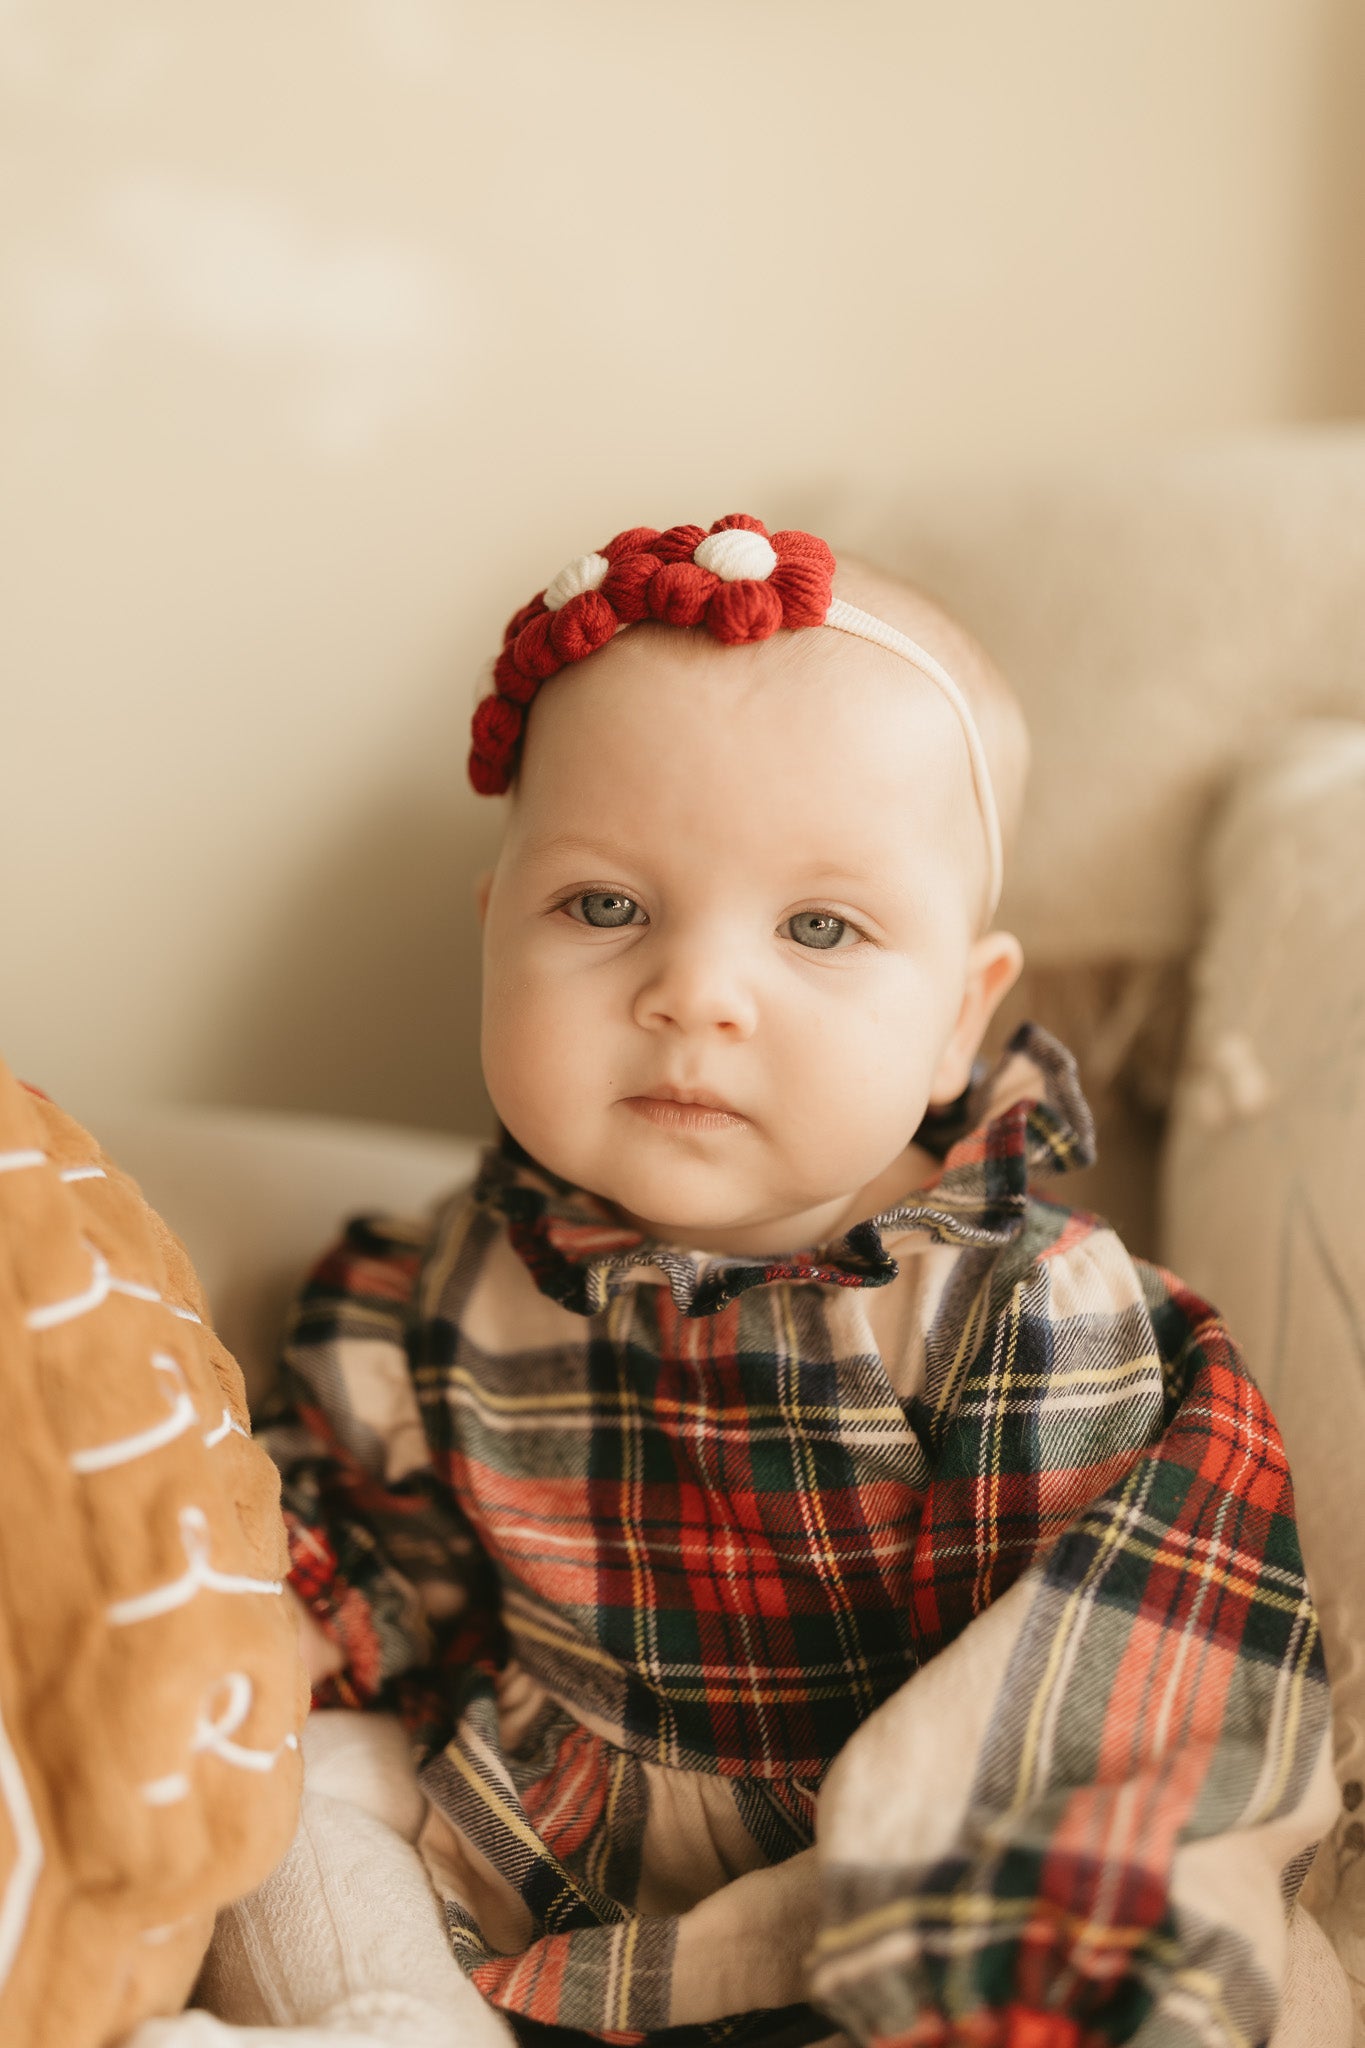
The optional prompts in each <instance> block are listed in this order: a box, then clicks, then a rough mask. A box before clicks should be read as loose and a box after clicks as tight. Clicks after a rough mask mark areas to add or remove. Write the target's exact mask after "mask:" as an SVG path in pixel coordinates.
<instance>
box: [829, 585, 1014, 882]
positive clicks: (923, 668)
mask: <svg viewBox="0 0 1365 2048" xmlns="http://www.w3.org/2000/svg"><path fill="white" fill-rule="evenodd" d="M825 624H826V625H827V626H833V628H834V630H835V632H836V633H851V634H852V635H853V636H854V638H855V639H857V640H870V641H871V642H872V644H873V645H874V646H875V647H884V648H885V649H886V650H887V652H888V653H889V654H899V655H900V656H901V657H902V659H903V660H905V661H908V662H910V663H912V665H913V666H914V667H915V668H917V669H918V670H919V672H920V674H921V675H922V676H925V677H927V678H928V680H929V681H930V682H931V683H933V684H934V685H935V687H936V688H937V689H938V690H940V691H941V692H942V694H943V695H944V696H945V697H946V698H947V699H948V702H949V703H950V704H951V705H952V707H953V710H954V711H955V712H956V713H957V721H958V724H959V725H960V726H961V727H962V737H963V738H964V739H965V740H966V742H967V752H968V754H969V755H970V757H971V763H972V781H973V783H974V784H975V785H976V800H977V803H978V805H979V807H980V810H981V822H982V825H983V826H984V827H985V832H986V856H987V860H988V862H989V866H990V879H989V882H988V884H987V890H986V894H987V905H986V916H987V918H988V919H989V918H992V917H994V915H995V910H996V906H997V904H998V903H999V901H1000V891H1001V888H1002V887H1003V885H1004V879H1005V858H1004V852H1003V850H1002V847H1001V844H1000V813H999V811H998V810H997V808H996V802H995V790H994V788H993V786H992V783H991V771H990V769H989V767H988V766H987V763H986V749H985V748H984V746H983V745H982V744H981V733H980V731H979V729H978V727H977V723H976V720H975V719H974V718H973V717H972V714H971V710H970V708H969V706H968V703H967V700H966V698H965V697H964V696H963V694H962V692H961V690H959V688H958V686H957V684H956V683H955V682H954V681H953V679H952V677H951V676H950V675H949V673H948V671H947V669H946V668H944V667H943V665H942V664H941V663H940V662H937V661H935V660H934V657H933V655H932V654H930V653H929V652H928V651H927V650H926V649H925V648H923V647H921V646H920V645H919V642H918V641H916V640H912V639H911V638H910V636H909V634H908V633H902V632H900V631H898V630H897V628H896V627H895V626H888V625H887V623H886V621H885V619H874V618H873V616H872V614H871V612H860V611H859V610H858V607H857V606H856V605H852V604H845V602H844V600H843V598H841V597H836V598H835V599H834V602H833V603H832V604H831V605H830V608H829V610H828V611H827V612H826V613H825Z"/></svg>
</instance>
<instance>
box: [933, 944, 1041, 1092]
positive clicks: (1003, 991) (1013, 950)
mask: <svg viewBox="0 0 1365 2048" xmlns="http://www.w3.org/2000/svg"><path fill="white" fill-rule="evenodd" d="M1023 965H1024V949H1023V947H1022V946H1021V945H1020V943H1019V941H1018V939H1016V938H1015V936H1014V933H1013V932H985V933H983V935H982V936H981V937H980V938H979V939H976V940H974V941H973V943H972V949H971V952H970V953H969V954H968V955H967V979H966V986H965V987H964V989H963V992H962V1007H961V1009H960V1010H959V1011H958V1013H957V1022H956V1024H955V1025H954V1026H953V1032H952V1036H951V1038H950V1039H949V1040H948V1043H947V1045H945V1046H944V1048H943V1053H942V1057H941V1058H940V1060H939V1063H938V1067H937V1069H936V1070H935V1073H934V1084H933V1087H932V1088H931V1089H930V1090H929V1100H930V1102H932V1103H945V1102H955V1101H956V1100H957V1098H958V1096H959V1095H960V1094H961V1093H962V1091H963V1089H964V1088H965V1087H966V1086H967V1083H968V1082H969V1081H970V1080H971V1078H972V1062H973V1060H974V1059H975V1058H976V1056H977V1053H978V1052H979V1051H980V1049H981V1041H982V1039H983V1038H984V1037H985V1035H986V1026H987V1025H988V1024H989V1023H990V1021H991V1018H992V1017H993V1016H994V1015H995V1013H996V1011H997V1010H998V1009H999V1007H1000V1004H1001V1003H1002V1002H1003V1001H1004V999H1005V997H1006V996H1007V995H1008V994H1009V992H1010V990H1011V989H1012V988H1013V987H1014V984H1015V982H1016V981H1018V979H1019V975H1020V972H1021V971H1022V969H1023Z"/></svg>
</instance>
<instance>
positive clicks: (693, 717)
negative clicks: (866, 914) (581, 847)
mask: <svg viewBox="0 0 1365 2048" xmlns="http://www.w3.org/2000/svg"><path fill="white" fill-rule="evenodd" d="M523 770H524V773H523V780H522V784H521V788H520V790H519V793H518V798H517V807H518V812H519V816H520V823H521V826H522V833H521V835H520V836H521V837H522V840H523V843H524V844H527V845H534V844H537V843H543V842H545V841H549V840H555V839H561V838H571V837H574V836H584V837H586V836H589V835H590V833H591V831H592V829H593V828H594V827H595V825H596V824H597V823H598V822H599V821H600V819H601V817H602V816H603V814H608V815H609V816H610V818H611V821H612V824H613V828H614V830H615V832H616V834H617V835H618V838H619V839H620V840H621V841H622V842H623V845H624V843H625V842H629V843H630V844H631V845H639V846H647V845H649V844H650V843H651V842H656V841H657V840H658V839H659V837H660V835H661V834H662V833H664V832H665V831H666V832H667V833H668V835H669V837H670V841H671V843H672V850H671V851H670V856H669V857H670V858H681V853H682V849H683V848H684V847H690V848H692V849H693V850H694V851H695V852H696V853H697V854H698V855H699V856H704V855H706V854H708V853H709V852H710V851H712V850H713V849H719V847H720V846H721V844H722V842H723V843H724V844H725V846H727V847H729V848H730V849H731V851H733V852H734V854H735V857H736V858H737V859H740V860H742V859H743V857H744V850H745V848H746V846H747V847H751V848H752V850H753V858H754V860H755V862H758V861H762V862H763V864H764V865H768V864H769V858H770V856H771V857H772V860H773V862H774V863H776V862H778V861H782V862H790V861H791V860H792V859H796V860H799V861H801V862H802V863H805V862H806V859H807V855H808V854H810V855H812V856H816V857H818V858H819V859H820V860H821V861H823V862H824V863H825V864H826V865H828V866H831V867H833V866H838V865H842V866H851V865H858V864H861V865H862V866H870V865H872V864H873V863H875V862H882V863H887V862H890V861H894V860H897V859H898V857H899V856H901V855H904V857H905V858H906V859H909V860H912V859H913V858H914V857H915V855H916V852H917V850H920V849H922V846H923V841H924V835H925V834H926V833H927V834H931V835H936V836H937V837H939V838H940V839H942V838H943V837H944V836H945V835H947V837H948V838H949V839H950V840H951V841H952V842H953V844H954V845H955V846H956V845H957V843H958V842H959V841H962V843H963V844H962V850H963V851H964V853H966V854H970V853H971V851H972V850H973V849H974V843H975V833H976V826H975V809H974V798H973V794H972V789H971V780H970V773H969V769H968V765H967V761H966V756H965V753H964V750H963V747H962V741H961V736H960V734H959V733H958V731H957V728H956V721H955V719H954V716H953V714H952V712H951V711H950V710H949V709H948V707H947V706H946V705H945V704H944V703H943V701H942V699H941V697H940V696H939V693H938V692H937V691H936V690H935V689H934V687H933V686H932V684H929V683H927V682H926V681H925V679H924V678H923V677H921V676H919V675H918V674H917V673H916V672H915V670H914V669H913V668H912V667H911V666H910V665H909V664H908V663H906V662H904V661H902V660H901V659H899V658H898V657H897V656H896V655H894V654H889V653H887V652H886V651H885V650H884V649H880V648H877V647H874V646H871V645H869V644H867V643H865V642H861V641H857V640H854V639H852V638H850V637H849V636H848V635H845V634H840V633H835V632H832V631H828V632H826V631H817V630H812V631H808V632H804V633H796V634H783V635H780V636H774V638H773V639H772V640H770V641H764V642H759V643H757V644H755V645H751V646H742V647H725V646H720V645H718V644H717V643H716V642H714V641H712V640H709V638H707V637H705V636H702V635H699V634H688V633H682V632H677V631H669V630H668V629H656V628H652V627H632V628H630V629H628V631H626V632H623V633H621V634H620V635H618V636H617V639H616V640H615V641H613V642H612V643H611V645H610V646H608V647H606V648H603V649H602V650H600V651H599V653H598V654H596V655H594V656H593V657H592V658H591V659H590V660H587V661H584V662H582V663H580V664H578V665H577V666H576V668H575V669H574V670H573V671H571V672H566V673H565V674H562V675H559V676H556V677H554V678H552V680H551V681H550V682H549V683H548V684H547V685H546V686H545V687H544V689H543V690H542V691H541V692H540V694H539V696H538V697H537V700H536V703H535V706H534V707H533V712H532V716H531V719H530V724H529V730H528V733H527V747H526V756H525V760H524V763H523ZM964 820H965V824H964V823H963V821H964ZM585 825H586V827H587V830H586V831H585V830H584V827H585Z"/></svg>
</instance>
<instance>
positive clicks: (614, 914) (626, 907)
mask: <svg viewBox="0 0 1365 2048" xmlns="http://www.w3.org/2000/svg"><path fill="white" fill-rule="evenodd" d="M578 903H581V904H582V905H583V915H582V917H576V916H575V915H574V905H575V904H578ZM560 907H561V909H563V910H567V911H568V913H569V915H570V916H571V917H573V918H574V922H575V924H590V925H591V926H592V927H593V929H594V930H595V931H619V930H620V929H621V928H622V926H624V925H628V924H629V923H630V922H631V920H632V917H633V915H634V913H635V912H636V911H637V910H638V909H639V908H640V906H639V904H638V903H637V902H636V901H635V899H634V897H633V896H618V895H616V893H615V892H614V891H612V890H607V889H584V890H583V891H582V892H581V893H580V894H579V895H577V896H570V897H569V898H568V899H567V901H566V902H564V903H563V904H562V905H561V906H560Z"/></svg>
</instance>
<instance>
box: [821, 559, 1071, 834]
mask: <svg viewBox="0 0 1365 2048" xmlns="http://www.w3.org/2000/svg"><path fill="white" fill-rule="evenodd" d="M834 594H835V596H836V597H841V598H843V599H844V600H845V601H846V602H847V603H848V604H852V605H856V606H857V607H858V609H859V610H860V611H864V612H870V613H871V614H872V616H873V617H874V618H878V619H883V620H885V622H886V624H887V625H888V626H895V627H897V628H898V629H899V631H900V632H902V633H905V634H908V636H909V637H910V639H912V640H914V641H917V642H918V643H919V645H920V646H921V647H922V648H924V650H925V652H926V653H928V654H932V655H933V657H934V659H935V660H936V661H938V662H940V663H941V664H942V666H943V667H944V668H945V669H946V670H947V671H948V674H949V675H950V676H951V677H952V679H953V681H954V682H955V683H956V684H957V686H958V689H959V690H960V691H961V692H962V695H963V696H964V697H965V698H966V700H967V705H968V708H969V710H970V711H971V714H972V717H973V718H974V719H975V721H976V727H977V730H978V732H979V733H980V734H981V743H982V745H983V747H984V748H985V751H986V762H987V765H988V767H989V769H990V774H991V784H992V787H993V789H994V792H995V803H996V809H997V811H998V812H999V816H1000V837H1001V841H1002V844H1003V848H1004V853H1005V859H1006V861H1008V859H1009V855H1010V851H1011V849H1012V847H1013V845H1014V842H1015V839H1016V838H1017V836H1018V831H1019V821H1020V817H1021V816H1022V813H1023V808H1024V789H1025V785H1026V783H1027V780H1028V769H1029V752H1030V749H1029V737H1028V727H1027V725H1026V724H1025V722H1024V714H1023V710H1022V708H1021V706H1020V703H1019V700H1018V698H1017V697H1016V696H1015V694H1014V691H1013V689H1012V687H1011V685H1010V682H1009V679H1008V677H1006V676H1005V675H1004V673H1003V672H1002V670H1001V669H1000V668H999V667H998V666H997V665H996V663H995V662H994V661H993V660H992V659H991V657H990V655H989V654H988V653H987V652H986V650H985V648H984V647H983V646H982V645H981V643H980V641H979V640H977V639H976V638H974V636H973V635H972V634H971V633H969V632H968V631H967V628H966V627H965V626H964V625H962V624H961V622H960V621H959V620H957V619H955V618H954V617H953V616H952V614H951V613H950V612H946V611H945V610H944V609H943V607H942V605H940V604H936V603H935V602H934V600H933V599H932V598H931V597H927V596H926V595H925V594H924V592H923V591H921V590H916V589H915V588H914V586H913V585H912V584H909V583H905V582H903V581H902V580H901V579H900V578H899V577H896V576H891V575H889V574H888V573H887V571H886V570H884V569H878V568H875V567H874V566H873V565H872V564H871V563H870V562H864V561H861V560H860V559H859V558H858V557H857V556H855V555H841V556H840V557H839V566H838V569H837V571H836V572H835V577H834ZM888 658H889V659H891V660H893V661H894V660H897V659H898V657H897V656H894V655H893V656H890V657H888Z"/></svg>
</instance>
